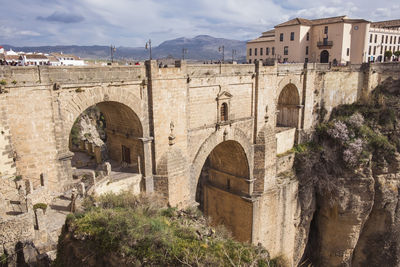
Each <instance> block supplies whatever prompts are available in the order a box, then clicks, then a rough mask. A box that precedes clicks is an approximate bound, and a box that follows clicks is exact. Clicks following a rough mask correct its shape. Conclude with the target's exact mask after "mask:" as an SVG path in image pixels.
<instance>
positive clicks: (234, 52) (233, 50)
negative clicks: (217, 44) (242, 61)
mask: <svg viewBox="0 0 400 267" xmlns="http://www.w3.org/2000/svg"><path fill="white" fill-rule="evenodd" d="M235 55H236V50H235V49H232V64H233V59H234V56H235Z"/></svg>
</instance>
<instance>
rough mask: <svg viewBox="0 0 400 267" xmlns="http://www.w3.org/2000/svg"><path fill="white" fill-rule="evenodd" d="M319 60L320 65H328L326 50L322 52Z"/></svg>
mask: <svg viewBox="0 0 400 267" xmlns="http://www.w3.org/2000/svg"><path fill="white" fill-rule="evenodd" d="M320 58H321V60H320V62H321V63H329V52H328V51H327V50H322V52H321V57H320Z"/></svg>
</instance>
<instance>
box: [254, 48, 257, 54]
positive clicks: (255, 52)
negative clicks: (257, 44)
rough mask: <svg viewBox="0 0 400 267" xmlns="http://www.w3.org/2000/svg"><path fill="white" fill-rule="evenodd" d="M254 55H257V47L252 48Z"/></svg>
mask: <svg viewBox="0 0 400 267" xmlns="http://www.w3.org/2000/svg"><path fill="white" fill-rule="evenodd" d="M254 56H257V48H254Z"/></svg>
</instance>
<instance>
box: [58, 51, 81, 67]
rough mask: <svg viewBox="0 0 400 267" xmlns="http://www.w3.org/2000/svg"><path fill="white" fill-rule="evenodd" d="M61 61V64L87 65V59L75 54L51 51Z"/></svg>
mask: <svg viewBox="0 0 400 267" xmlns="http://www.w3.org/2000/svg"><path fill="white" fill-rule="evenodd" d="M50 55H51V56H54V57H55V58H56V59H57V60H58V61H59V63H60V65H61V66H85V65H86V64H85V61H84V60H83V59H81V58H79V57H77V56H75V55H68V54H63V53H51V54H50Z"/></svg>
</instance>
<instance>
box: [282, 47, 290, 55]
mask: <svg viewBox="0 0 400 267" xmlns="http://www.w3.org/2000/svg"><path fill="white" fill-rule="evenodd" d="M283 54H284V55H285V56H287V55H289V46H285V47H283Z"/></svg>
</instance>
